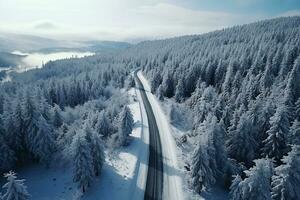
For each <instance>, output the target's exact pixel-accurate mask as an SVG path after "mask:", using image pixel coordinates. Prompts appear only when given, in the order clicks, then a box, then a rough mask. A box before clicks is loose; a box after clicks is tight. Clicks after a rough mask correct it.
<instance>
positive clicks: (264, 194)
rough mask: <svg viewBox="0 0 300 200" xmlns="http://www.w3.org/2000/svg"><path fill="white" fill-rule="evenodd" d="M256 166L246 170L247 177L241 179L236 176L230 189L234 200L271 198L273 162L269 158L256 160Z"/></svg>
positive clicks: (264, 199)
mask: <svg viewBox="0 0 300 200" xmlns="http://www.w3.org/2000/svg"><path fill="white" fill-rule="evenodd" d="M254 162H255V166H253V167H252V168H250V169H249V170H246V171H245V174H246V176H247V177H246V178H245V179H244V180H243V181H241V178H240V177H239V176H236V178H235V179H234V181H233V183H232V185H231V187H230V189H231V192H230V193H231V195H232V196H231V199H232V200H241V199H245V200H252V199H255V200H271V177H272V175H273V164H272V162H271V161H270V160H268V159H258V160H254Z"/></svg>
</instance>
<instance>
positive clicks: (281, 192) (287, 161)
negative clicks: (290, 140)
mask: <svg viewBox="0 0 300 200" xmlns="http://www.w3.org/2000/svg"><path fill="white" fill-rule="evenodd" d="M282 162H283V165H280V166H278V167H276V168H275V175H274V176H273V177H272V199H274V200H282V199H289V200H298V199H300V193H299V188H300V168H299V166H300V146H299V145H294V146H293V147H292V150H291V151H290V152H289V153H288V155H287V156H284V157H283V159H282Z"/></svg>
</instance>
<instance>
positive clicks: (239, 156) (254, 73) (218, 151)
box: [123, 17, 300, 200]
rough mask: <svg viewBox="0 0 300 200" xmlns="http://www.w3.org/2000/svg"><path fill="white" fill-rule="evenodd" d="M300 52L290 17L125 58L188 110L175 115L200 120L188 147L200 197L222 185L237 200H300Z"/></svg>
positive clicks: (299, 30)
mask: <svg viewBox="0 0 300 200" xmlns="http://www.w3.org/2000/svg"><path fill="white" fill-rule="evenodd" d="M299 47H300V17H287V18H278V19H274V20H268V21H262V22H257V23H253V24H249V25H243V26H236V27H233V28H229V29H224V30H221V31H215V32H212V33H208V34H204V35H199V36H197V35H196V36H186V37H179V38H173V39H167V40H158V41H149V42H143V43H141V44H139V45H137V46H135V47H133V48H131V49H130V50H129V51H127V53H126V54H125V55H123V56H124V58H126V59H130V60H131V62H133V63H134V64H135V65H136V66H141V67H142V70H143V72H144V73H145V74H146V75H147V78H148V80H150V82H151V87H152V88H151V89H152V92H153V93H155V94H156V95H157V97H158V98H159V99H160V100H163V99H164V98H171V99H172V100H173V102H174V105H175V106H173V107H172V108H173V109H181V110H175V111H173V112H171V113H173V115H174V113H179V114H182V113H192V118H185V119H192V122H190V123H189V122H187V123H185V124H191V125H190V127H189V132H188V134H187V135H185V136H184V137H185V139H183V140H181V141H184V142H185V143H188V144H184V145H192V147H193V148H192V150H191V151H190V152H189V153H188V156H189V159H187V161H189V163H187V165H189V166H190V170H191V171H190V172H189V173H188V174H189V175H190V186H191V187H192V188H194V190H195V191H196V192H198V193H200V192H201V191H204V190H209V189H210V188H211V187H212V186H213V185H215V184H219V185H222V186H223V187H224V188H229V187H230V189H231V194H232V195H231V196H232V199H271V198H273V199H294V200H296V199H299V198H300V196H299V195H300V193H299V188H300V184H299V183H300V182H299V181H300V171H299V166H298V165H299V162H300V150H299V145H300V140H299V139H300V122H299V121H300V98H299V97H300V48H299ZM171 117H173V118H174V117H176V116H171ZM297 166H298V167H297ZM230 185H231V186H230ZM297 191H298V192H297ZM253 195H255V198H253Z"/></svg>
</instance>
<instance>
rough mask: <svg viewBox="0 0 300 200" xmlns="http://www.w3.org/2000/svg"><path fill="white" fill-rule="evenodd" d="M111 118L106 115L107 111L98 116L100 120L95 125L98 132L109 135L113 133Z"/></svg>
mask: <svg viewBox="0 0 300 200" xmlns="http://www.w3.org/2000/svg"><path fill="white" fill-rule="evenodd" d="M111 126H112V125H111V123H110V121H109V119H108V118H107V116H106V113H105V112H104V111H102V112H101V113H100V115H99V117H98V121H97V123H96V125H95V129H96V131H97V133H98V134H100V135H102V136H104V137H108V136H110V135H111V134H112V127H111Z"/></svg>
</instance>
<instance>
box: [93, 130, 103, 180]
mask: <svg viewBox="0 0 300 200" xmlns="http://www.w3.org/2000/svg"><path fill="white" fill-rule="evenodd" d="M92 137H93V139H92V142H91V145H92V157H93V166H94V172H95V175H96V176H99V175H100V172H101V169H102V167H103V163H104V161H105V154H104V147H103V142H102V140H101V138H100V136H99V135H98V134H96V133H95V132H93V136H92Z"/></svg>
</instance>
